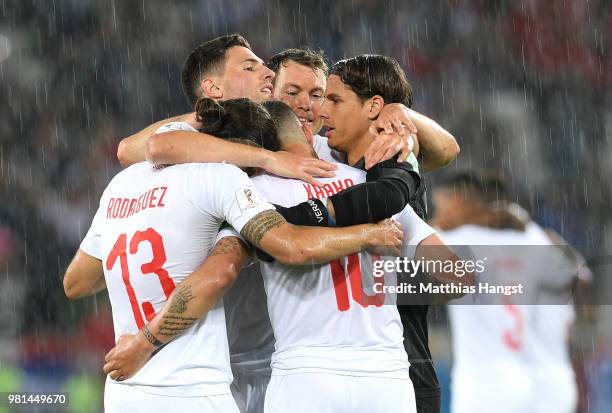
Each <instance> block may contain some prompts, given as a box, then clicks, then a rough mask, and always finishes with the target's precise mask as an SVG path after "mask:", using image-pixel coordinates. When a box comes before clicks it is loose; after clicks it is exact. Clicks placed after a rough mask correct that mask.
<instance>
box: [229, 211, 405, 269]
mask: <svg viewBox="0 0 612 413" xmlns="http://www.w3.org/2000/svg"><path fill="white" fill-rule="evenodd" d="M240 233H241V234H242V236H243V237H244V238H246V239H247V240H248V241H249V242H250V243H251V244H253V245H255V246H256V247H257V248H260V249H262V250H264V251H265V252H266V253H268V254H270V255H271V256H272V257H273V258H274V259H276V260H277V261H279V262H281V263H283V264H289V265H304V264H311V263H325V262H329V261H332V260H335V259H337V258H340V257H343V256H345V255H349V254H352V253H354V252H359V251H362V250H364V249H368V248H372V247H375V246H388V247H389V248H390V250H391V252H393V253H395V255H397V254H398V253H399V247H400V246H401V243H402V237H403V234H402V231H401V230H400V228H399V226H398V224H397V223H395V222H394V221H391V220H386V221H384V222H382V223H379V224H364V225H356V226H353V227H347V228H323V227H298V226H295V225H291V224H289V223H287V221H285V219H284V218H283V217H282V216H281V215H280V214H279V213H278V212H277V211H274V210H267V211H263V212H260V213H259V214H257V215H255V216H254V217H253V218H252V219H251V220H250V221H249V222H248V223H247V224H246V225H245V226H244V227H243V228H242V230H241V231H240Z"/></svg>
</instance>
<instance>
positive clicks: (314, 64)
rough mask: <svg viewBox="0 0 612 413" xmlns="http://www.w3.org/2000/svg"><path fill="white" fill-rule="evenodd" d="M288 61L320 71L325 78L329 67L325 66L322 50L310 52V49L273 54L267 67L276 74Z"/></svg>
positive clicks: (288, 50) (325, 61)
mask: <svg viewBox="0 0 612 413" xmlns="http://www.w3.org/2000/svg"><path fill="white" fill-rule="evenodd" d="M288 61H293V62H295V63H298V64H301V65H304V66H308V67H309V68H311V69H313V70H321V71H322V72H323V73H324V74H325V76H327V74H328V72H329V66H328V65H327V59H326V58H325V54H324V53H323V51H322V50H312V49H310V48H304V49H287V50H283V51H282V52H280V53H277V54H275V55H274V56H272V57H271V58H270V60H268V65H267V66H268V67H269V68H270V70H272V71H274V73H278V71H279V70H280V68H281V65H283V64H285V63H286V62H288Z"/></svg>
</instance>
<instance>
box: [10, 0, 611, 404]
mask: <svg viewBox="0 0 612 413" xmlns="http://www.w3.org/2000/svg"><path fill="white" fill-rule="evenodd" d="M232 32H240V33H242V34H243V35H245V36H246V37H247V38H248V39H249V41H250V42H251V45H252V46H253V48H254V51H255V52H256V53H257V54H258V55H259V56H260V57H262V58H263V59H264V60H265V59H266V58H267V57H269V56H271V55H272V54H274V53H275V52H277V51H280V50H282V49H284V48H288V47H299V46H311V47H318V48H321V49H323V50H324V51H325V52H326V53H327V55H328V57H329V59H330V61H335V60H337V59H339V58H341V57H344V56H352V55H355V54H358V53H383V54H388V55H391V56H394V57H395V58H396V59H397V60H398V61H399V62H400V63H401V65H402V66H403V67H404V69H405V70H406V72H407V74H408V78H409V79H410V81H411V82H412V84H413V86H414V88H415V92H416V93H415V98H416V99H415V101H416V104H415V108H416V109H417V110H419V111H421V112H423V113H425V114H428V115H430V116H431V117H433V118H434V119H436V120H438V121H439V122H440V123H441V124H442V125H443V126H445V127H446V128H447V129H448V130H450V131H451V132H452V133H453V134H454V135H455V137H456V138H457V140H458V142H459V144H460V145H461V149H462V151H461V154H460V156H459V159H458V161H457V162H455V163H454V164H453V165H451V166H450V167H449V168H448V169H450V170H456V169H458V168H465V167H475V168H480V167H495V168H500V169H502V170H503V171H504V173H505V176H506V178H507V179H509V180H510V181H511V183H512V188H513V189H514V191H515V193H516V194H517V197H518V199H519V200H520V202H521V203H522V204H523V205H524V206H526V207H527V208H528V209H529V211H530V212H531V213H532V214H533V216H534V218H535V219H536V221H538V222H539V223H540V224H542V225H544V226H547V227H550V228H553V229H555V230H557V231H558V232H559V233H560V234H562V235H563V236H564V237H565V238H566V239H567V240H569V242H570V243H571V244H573V245H574V246H575V247H576V248H577V249H578V250H579V251H580V252H582V254H583V255H584V256H585V257H586V258H587V259H593V258H597V259H598V260H599V261H600V262H604V263H605V262H608V264H607V265H599V266H596V267H594V268H592V269H593V271H594V273H595V288H594V293H593V296H592V298H591V299H592V302H593V303H600V304H606V303H612V299H611V298H610V297H611V295H612V281H611V279H610V277H608V275H609V274H608V273H609V272H610V269H611V267H610V264H609V262H610V251H611V250H612V249H611V248H610V246H611V244H612V208H610V205H611V202H610V201H611V199H612V197H611V195H612V191H611V186H610V184H609V182H610V180H611V179H612V139H611V137H612V88H611V85H612V3H610V2H608V1H607V0H590V1H589V0H552V1H548V0H524V1H519V0H517V1H510V0H507V1H504V0H495V1H493V0H448V1H437V0H432V1H397V0H395V1H393V0H392V1H388V0H387V1H384V2H373V1H370V0H352V1H338V2H330V1H327V0H314V1H298V0H288V1H279V0H252V1H249V2H242V1H237V0H210V1H204V0H198V1H196V0H179V1H169V0H147V1H144V0H142V1H133V0H126V1H119V0H108V1H107V0H53V1H46V0H0V94H1V96H2V97H1V102H2V103H1V105H0V107H1V110H0V143H1V147H0V194H1V195H0V201H1V202H0V391H9V390H24V391H50V390H64V391H70V395H71V396H70V397H71V401H70V407H69V409H68V410H67V411H71V412H97V411H101V402H102V393H101V392H102V388H103V375H102V371H101V366H102V359H103V355H104V353H105V351H106V350H108V349H110V347H111V346H112V342H113V332H112V331H113V329H112V319H111V316H110V308H109V305H108V301H107V299H106V297H105V294H104V293H103V294H100V295H99V296H97V297H94V298H91V299H88V300H83V301H79V302H69V301H68V300H67V299H66V298H65V297H64V295H63V290H62V284H61V278H62V275H63V271H64V270H65V267H66V265H67V263H68V260H69V259H70V258H71V255H72V253H73V252H74V250H75V249H76V248H77V246H78V244H79V242H80V240H81V238H82V236H83V235H84V233H85V231H86V230H87V228H88V227H89V224H90V220H91V217H92V216H93V214H94V212H95V210H96V207H97V202H98V199H99V196H100V194H101V192H102V189H103V188H104V186H105V185H106V184H107V182H108V181H109V179H110V177H112V176H113V175H114V174H115V173H116V172H118V171H119V169H120V168H119V165H118V163H117V160H116V157H115V153H116V147H117V143H118V142H119V140H120V139H121V138H122V137H125V136H127V135H129V134H131V133H133V132H135V131H136V130H138V129H140V128H142V127H144V126H146V125H148V124H149V123H151V122H153V121H156V120H160V119H162V118H165V117H168V116H170V115H175V114H179V113H183V112H186V111H188V107H187V104H186V103H185V101H184V98H183V96H182V94H181V91H180V82H179V74H180V68H181V65H182V63H183V60H184V58H185V57H186V56H187V54H188V52H189V51H190V50H191V49H192V48H193V47H194V46H195V45H197V44H199V43H200V42H202V41H204V40H207V39H209V38H211V37H214V36H217V35H221V34H226V33H232ZM440 174H444V171H441V172H437V173H434V174H430V175H429V177H428V184H429V186H430V187H431V186H435V180H436V177H437V176H439V175H440ZM602 257H603V258H602ZM606 257H607V259H606ZM611 320H612V307H610V306H604V305H597V306H587V307H585V308H583V309H582V310H581V311H580V312H579V319H578V322H577V323H576V325H575V328H574V334H573V335H572V341H571V351H572V355H573V360H574V363H575V366H576V370H577V377H578V380H579V387H580V390H581V401H580V411H581V412H596V413H599V412H604V411H605V412H609V411H611V410H610V409H611V408H610V406H612V322H611ZM431 325H432V328H431V332H430V335H431V346H432V349H433V351H434V354H435V357H436V362H437V367H438V370H439V374H440V377H441V380H442V384H443V386H444V389H445V392H444V404H445V405H447V404H448V400H449V394H448V386H447V384H448V372H449V368H450V365H451V352H450V346H449V336H448V325H447V320H446V316H445V311H444V309H443V308H438V309H436V310H435V311H433V312H432V320H431ZM0 411H2V408H1V407H0Z"/></svg>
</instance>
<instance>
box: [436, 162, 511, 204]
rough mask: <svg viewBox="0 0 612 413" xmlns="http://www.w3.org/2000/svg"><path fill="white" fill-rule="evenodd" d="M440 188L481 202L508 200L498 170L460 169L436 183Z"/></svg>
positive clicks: (506, 189) (506, 188)
mask: <svg viewBox="0 0 612 413" xmlns="http://www.w3.org/2000/svg"><path fill="white" fill-rule="evenodd" d="M437 186H438V187H440V188H450V189H453V190H455V191H457V192H458V193H459V194H462V195H465V196H468V197H470V198H472V199H473V197H474V196H476V197H477V198H478V200H480V201H481V202H484V203H492V202H500V201H508V197H509V194H508V186H507V184H506V181H505V180H504V178H503V177H502V175H501V174H500V173H499V172H498V171H493V170H485V171H474V170H469V171H460V172H455V173H453V174H450V175H447V176H446V177H444V178H442V180H441V182H439V183H438V185H437Z"/></svg>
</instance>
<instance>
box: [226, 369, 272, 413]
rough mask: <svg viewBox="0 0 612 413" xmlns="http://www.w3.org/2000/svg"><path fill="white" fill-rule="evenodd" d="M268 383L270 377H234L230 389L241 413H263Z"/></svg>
mask: <svg viewBox="0 0 612 413" xmlns="http://www.w3.org/2000/svg"><path fill="white" fill-rule="evenodd" d="M269 382H270V376H264V375H239V374H235V375H234V381H233V382H232V385H231V386H230V388H231V390H232V395H233V396H234V399H235V400H236V404H238V408H239V409H240V411H241V412H242V413H263V411H264V400H265V397H266V388H267V387H268V383H269Z"/></svg>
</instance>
